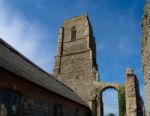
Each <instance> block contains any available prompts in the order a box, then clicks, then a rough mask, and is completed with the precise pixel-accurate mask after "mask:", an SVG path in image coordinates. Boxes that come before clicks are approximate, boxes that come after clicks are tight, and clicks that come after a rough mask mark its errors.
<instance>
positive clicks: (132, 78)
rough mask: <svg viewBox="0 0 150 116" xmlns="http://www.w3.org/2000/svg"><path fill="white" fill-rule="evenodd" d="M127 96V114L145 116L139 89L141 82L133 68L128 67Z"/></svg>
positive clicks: (128, 115)
mask: <svg viewBox="0 0 150 116" xmlns="http://www.w3.org/2000/svg"><path fill="white" fill-rule="evenodd" d="M125 96H126V97H125V98H126V114H127V116H143V107H144V104H143V100H142V98H141V95H140V91H139V82H138V78H137V76H136V75H135V74H134V73H133V70H132V69H131V68H127V69H126V82H125Z"/></svg>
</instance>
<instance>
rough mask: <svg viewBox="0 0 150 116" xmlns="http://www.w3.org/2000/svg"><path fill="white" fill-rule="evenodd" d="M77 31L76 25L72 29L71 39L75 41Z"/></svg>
mask: <svg viewBox="0 0 150 116" xmlns="http://www.w3.org/2000/svg"><path fill="white" fill-rule="evenodd" d="M76 33H77V30H76V28H75V27H73V28H72V29H71V41H75V40H76Z"/></svg>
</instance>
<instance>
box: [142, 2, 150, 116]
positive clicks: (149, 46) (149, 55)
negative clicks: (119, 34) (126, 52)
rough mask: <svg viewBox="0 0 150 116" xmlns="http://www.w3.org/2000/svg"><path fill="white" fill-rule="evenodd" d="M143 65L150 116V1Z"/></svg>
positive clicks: (143, 25) (143, 26) (146, 8)
mask: <svg viewBox="0 0 150 116" xmlns="http://www.w3.org/2000/svg"><path fill="white" fill-rule="evenodd" d="M142 65H143V74H144V80H145V94H146V96H147V116H150V1H149V0H148V1H147V4H146V6H145V10H144V16H143V22H142Z"/></svg>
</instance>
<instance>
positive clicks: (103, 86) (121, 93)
mask: <svg viewBox="0 0 150 116" xmlns="http://www.w3.org/2000/svg"><path fill="white" fill-rule="evenodd" d="M95 87H96V101H97V116H103V114H104V113H103V111H104V110H103V100H102V99H103V98H102V93H103V92H104V91H105V90H107V89H109V88H111V89H114V90H116V91H117V92H118V102H119V103H118V104H119V116H123V115H124V114H125V88H124V86H123V85H121V84H118V83H104V82H95Z"/></svg>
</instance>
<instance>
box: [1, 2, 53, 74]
mask: <svg viewBox="0 0 150 116" xmlns="http://www.w3.org/2000/svg"><path fill="white" fill-rule="evenodd" d="M12 10H13V11H12ZM12 12H13V15H12ZM0 14H1V18H0V37H1V38H2V39H4V40H5V41H6V42H7V43H9V44H10V45H12V46H13V47H14V48H15V49H17V50H18V51H19V52H21V53H22V54H24V55H25V56H26V57H28V58H29V59H31V60H32V61H33V62H34V63H36V64H38V65H40V66H41V67H42V68H44V69H45V70H47V71H50V68H51V69H52V62H53V56H54V53H55V51H54V52H53V50H52V51H51V53H50V49H49V52H48V51H47V50H48V49H47V48H45V46H43V43H42V42H44V41H45V42H46V38H50V37H48V35H49V34H48V33H47V30H46V29H45V28H44V27H43V26H42V25H41V24H39V23H33V22H30V21H29V20H27V19H26V18H25V17H23V15H22V14H21V13H18V12H17V11H15V9H12V8H11V9H10V8H9V6H8V5H7V3H5V2H4V1H0ZM49 43H50V44H49V46H51V47H53V44H52V42H50V40H49ZM48 48H49V47H48ZM47 64H49V65H47Z"/></svg>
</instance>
